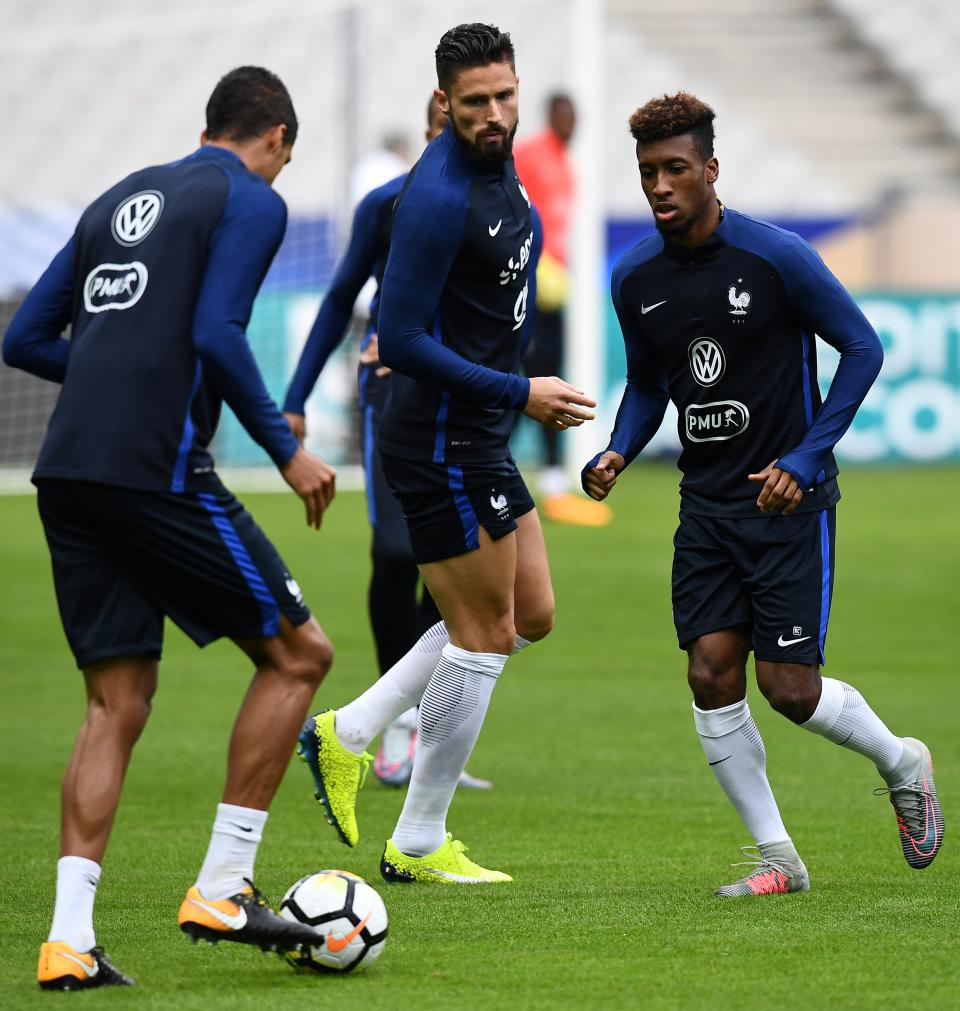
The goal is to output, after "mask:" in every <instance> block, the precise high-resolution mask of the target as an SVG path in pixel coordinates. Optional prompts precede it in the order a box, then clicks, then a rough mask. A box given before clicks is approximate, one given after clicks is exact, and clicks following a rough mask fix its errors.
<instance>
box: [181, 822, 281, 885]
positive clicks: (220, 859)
mask: <svg viewBox="0 0 960 1011" xmlns="http://www.w3.org/2000/svg"><path fill="white" fill-rule="evenodd" d="M266 823H267V812H266V811H256V810H254V809H253V808H250V807H237V805H235V804H218V805H217V817H216V818H215V819H214V822H213V832H212V833H211V835H210V845H209V847H208V848H207V856H206V858H205V859H204V861H203V866H202V867H201V868H200V873H199V875H197V888H199V889H200V894H201V895H202V896H203V897H204V898H205V899H210V900H211V901H212V902H216V901H217V900H218V899H228V898H230V896H231V895H236V894H237V892H242V891H243V890H244V888H246V887H247V882H246V881H244V878H246V879H247V880H249V881H252V880H253V862H254V860H256V857H257V847H258V846H259V845H260V840H261V839H262V838H263V826H264V825H265V824H266Z"/></svg>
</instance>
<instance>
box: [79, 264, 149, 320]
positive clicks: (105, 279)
mask: <svg viewBox="0 0 960 1011" xmlns="http://www.w3.org/2000/svg"><path fill="white" fill-rule="evenodd" d="M146 290H147V268H146V266H145V265H144V264H142V263H140V262H139V261H134V262H133V263H101V264H100V265H99V266H97V267H94V268H93V270H91V271H90V273H89V274H87V279H86V280H85V281H84V282H83V305H84V308H85V309H86V310H87V312H106V310H107V309H129V308H130V306H132V305H136V304H137V302H139V301H140V299H141V297H142V296H143V293H144V292H145V291H146Z"/></svg>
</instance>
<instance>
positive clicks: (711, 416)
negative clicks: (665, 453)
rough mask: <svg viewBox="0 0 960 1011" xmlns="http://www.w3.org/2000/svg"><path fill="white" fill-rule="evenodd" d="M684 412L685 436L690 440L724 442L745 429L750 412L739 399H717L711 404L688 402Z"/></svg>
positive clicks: (748, 421) (748, 422)
mask: <svg viewBox="0 0 960 1011" xmlns="http://www.w3.org/2000/svg"><path fill="white" fill-rule="evenodd" d="M683 414H684V423H685V427H686V431H687V438H688V439H689V440H690V441H691V442H724V441H725V440H727V439H735V438H736V437H737V436H738V435H741V434H742V433H743V432H745V431H746V430H747V426H748V425H749V424H750V412H749V410H747V405H746V404H741V403H740V401H739V400H717V401H715V402H714V403H712V404H688V405H687V408H686V410H685V411H684V412H683Z"/></svg>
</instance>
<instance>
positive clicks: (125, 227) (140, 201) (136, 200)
mask: <svg viewBox="0 0 960 1011" xmlns="http://www.w3.org/2000/svg"><path fill="white" fill-rule="evenodd" d="M161 211H163V194H162V193H161V192H160V191H159V190H144V191H143V192H142V193H134V195H133V196H132V197H127V199H126V200H124V201H122V202H121V203H120V204H119V205H118V207H117V209H116V210H115V211H114V212H113V221H112V222H111V225H110V229H111V231H112V232H113V237H114V238H115V239H116V240H117V242H119V243H120V245H121V246H135V245H136V244H137V243H138V242H143V240H144V239H145V238H146V237H147V236H148V235H149V234H150V233H151V232H152V231H153V228H154V225H156V223H157V221H158V220H159V218H160V213H161Z"/></svg>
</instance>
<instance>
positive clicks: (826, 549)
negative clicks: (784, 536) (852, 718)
mask: <svg viewBox="0 0 960 1011" xmlns="http://www.w3.org/2000/svg"><path fill="white" fill-rule="evenodd" d="M820 564H821V573H820V663H822V664H823V663H826V662H827V661H826V657H825V655H824V652H823V647H824V646H825V645H826V641H827V621H828V620H829V618H830V527H829V525H828V523H827V510H826V509H823V510H821V512H820Z"/></svg>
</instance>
